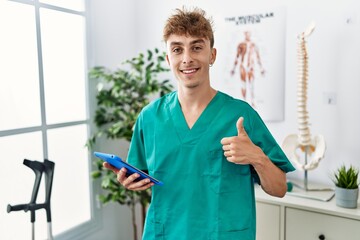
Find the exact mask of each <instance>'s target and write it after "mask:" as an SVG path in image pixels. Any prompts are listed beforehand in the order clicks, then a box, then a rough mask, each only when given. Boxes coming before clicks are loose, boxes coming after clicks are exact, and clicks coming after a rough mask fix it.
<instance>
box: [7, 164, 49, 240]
mask: <svg viewBox="0 0 360 240" xmlns="http://www.w3.org/2000/svg"><path fill="white" fill-rule="evenodd" d="M23 164H24V165H26V166H28V167H29V168H31V169H32V170H33V171H34V173H35V182H34V187H33V192H32V195H31V200H30V202H29V203H28V204H19V205H15V206H11V205H10V204H9V205H8V206H7V212H8V213H10V212H11V211H21V210H24V211H25V212H27V211H30V221H31V224H32V239H33V240H34V239H35V226H34V223H35V211H36V210H39V209H42V208H44V209H45V210H46V218H47V223H48V239H49V240H52V239H53V236H52V229H51V210H50V197H51V189H52V181H53V176H54V167H55V163H54V162H51V161H49V160H47V159H45V160H44V162H43V163H42V162H38V161H30V160H27V159H24V162H23ZM43 172H44V173H45V193H46V195H45V202H44V203H42V204H37V203H36V198H37V195H38V191H39V186H40V182H41V177H42V173H43Z"/></svg>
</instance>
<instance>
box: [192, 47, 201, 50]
mask: <svg viewBox="0 0 360 240" xmlns="http://www.w3.org/2000/svg"><path fill="white" fill-rule="evenodd" d="M193 49H194V51H200V50H201V49H202V47H199V46H196V47H194V48H193Z"/></svg>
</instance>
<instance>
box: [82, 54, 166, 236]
mask: <svg viewBox="0 0 360 240" xmlns="http://www.w3.org/2000/svg"><path fill="white" fill-rule="evenodd" d="M164 63H165V52H160V51H159V50H158V49H157V48H155V49H154V50H147V53H146V54H143V53H140V54H139V55H138V56H137V57H134V58H132V59H130V60H126V61H125V62H124V63H123V66H126V67H124V68H119V69H116V70H114V71H111V70H109V69H107V68H105V67H100V66H97V67H94V68H92V69H91V70H90V72H89V76H90V78H91V79H95V80H97V81H98V82H97V89H98V90H97V91H98V92H97V95H96V99H97V109H96V112H95V117H94V122H95V125H96V127H97V130H96V132H95V133H94V134H93V135H92V136H91V137H90V139H88V141H87V144H86V145H87V147H88V148H89V149H90V150H92V149H93V148H94V144H95V143H96V140H97V139H98V138H100V137H101V136H105V137H106V138H108V139H125V140H127V141H128V142H130V141H131V137H132V133H133V126H134V124H135V121H136V119H137V117H138V115H139V113H140V111H141V110H142V108H143V107H145V106H146V105H147V104H148V103H149V101H150V99H149V97H154V96H156V95H160V96H163V95H164V94H166V93H168V92H170V91H171V90H172V88H173V86H172V85H171V84H170V82H169V80H166V79H165V80H160V79H159V77H158V75H159V74H160V73H165V72H168V71H169V69H168V68H167V66H166V65H165V66H164ZM94 163H95V165H96V170H95V171H93V172H92V177H93V178H94V179H101V187H102V188H103V189H104V193H103V194H101V195H100V196H99V198H100V201H101V202H102V203H104V204H106V203H108V202H117V203H119V204H122V205H124V204H126V205H128V206H129V207H130V208H131V212H132V223H133V226H134V229H133V230H134V240H137V239H138V238H137V226H136V215H135V205H136V204H137V203H140V204H141V208H142V217H143V222H144V219H145V214H146V208H147V205H148V204H149V202H150V198H151V192H150V190H148V191H139V192H136V191H130V190H127V189H126V188H124V187H123V186H122V185H121V184H119V183H118V182H117V179H116V175H115V174H114V173H113V172H111V171H109V170H107V169H104V168H103V167H102V161H101V160H99V159H94Z"/></svg>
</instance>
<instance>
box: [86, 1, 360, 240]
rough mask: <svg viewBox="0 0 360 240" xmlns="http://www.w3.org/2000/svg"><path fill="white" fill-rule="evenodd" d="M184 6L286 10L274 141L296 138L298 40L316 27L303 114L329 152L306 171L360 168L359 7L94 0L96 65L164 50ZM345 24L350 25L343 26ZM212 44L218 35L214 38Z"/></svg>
mask: <svg viewBox="0 0 360 240" xmlns="http://www.w3.org/2000/svg"><path fill="white" fill-rule="evenodd" d="M182 5H186V6H199V7H201V8H203V9H204V10H206V11H207V13H208V14H209V15H215V14H218V13H219V11H226V10H227V9H236V8H238V9H247V8H249V9H256V6H261V8H262V9H264V8H266V7H269V8H272V7H277V6H284V7H286V12H287V17H286V46H284V47H285V48H286V59H285V61H286V66H285V76H286V79H285V117H284V121H281V122H273V123H268V127H269V128H270V130H271V131H272V133H273V134H274V136H275V138H276V139H277V140H278V142H279V143H281V142H282V140H283V139H284V138H285V136H287V135H288V134H291V133H297V116H296V85H297V55H296V43H297V38H296V37H297V35H298V34H299V33H300V32H302V31H304V30H305V28H306V27H307V26H308V24H309V23H310V22H311V21H315V22H316V29H315V31H314V33H313V34H312V35H311V36H310V37H309V39H308V50H309V56H310V57H309V64H310V69H309V90H308V110H309V116H310V122H311V131H312V133H313V134H319V133H320V134H322V135H324V136H325V139H326V143H327V150H326V154H325V158H324V159H323V160H322V162H321V163H320V165H319V167H318V168H317V169H315V170H313V171H310V172H309V181H310V182H311V181H314V182H320V183H325V184H331V179H330V177H329V176H330V175H331V173H332V171H333V170H334V169H335V168H336V167H338V166H339V165H340V164H342V163H346V164H353V165H356V166H358V167H360V161H359V158H360V147H359V144H358V143H359V142H360V141H359V136H360V124H359V123H360V106H359V105H360V104H359V103H360V94H359V91H360V46H359V42H360V28H359V25H360V2H358V1H356V0H343V1H327V0H302V1H299V0H287V1H286V0H282V1H281V0H277V1H275V0H272V1H260V0H257V1H252V2H251V4H249V2H248V1H245V0H237V1H235V0H233V1H230V0H222V1H215V0H198V1H190V0H188V1H165V0H152V1H147V0H137V1H131V0H128V1H124V0H122V1H118V0H106V1H100V0H97V1H91V9H92V17H91V21H92V25H91V30H92V35H91V36H92V38H93V39H92V40H93V41H92V49H93V62H92V63H93V65H105V66H108V67H114V66H117V65H119V63H120V62H121V61H122V60H124V59H126V58H128V57H132V56H135V55H136V54H137V53H138V52H140V51H143V50H145V49H147V48H153V47H155V46H156V47H161V48H164V44H163V42H162V27H163V25H164V22H165V20H166V18H167V17H168V16H169V15H170V14H171V13H172V10H173V9H174V8H176V7H181V6H182ZM347 20H350V22H351V23H350V24H348V23H347ZM215 29H216V22H215ZM215 38H221V36H217V35H216V32H215ZM215 47H216V39H215ZM164 49H165V48H164ZM215 67H216V64H215V65H214V66H213V68H215ZM328 92H330V93H334V94H336V97H337V102H336V104H335V105H328V104H325V103H324V96H323V95H324V93H328ZM113 147H114V148H120V149H122V150H119V151H125V152H126V148H127V146H121V145H120V146H113ZM290 176H291V177H293V178H298V179H301V178H302V176H303V173H302V172H301V171H297V172H295V173H292V174H290ZM120 219H123V218H120ZM116 221H118V222H120V221H123V220H119V219H117V220H116ZM121 239H126V238H121Z"/></svg>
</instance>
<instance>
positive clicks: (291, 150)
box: [282, 24, 326, 170]
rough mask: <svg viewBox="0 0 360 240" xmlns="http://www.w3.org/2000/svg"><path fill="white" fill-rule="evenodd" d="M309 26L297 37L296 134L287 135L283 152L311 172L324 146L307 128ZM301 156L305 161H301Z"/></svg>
mask: <svg viewBox="0 0 360 240" xmlns="http://www.w3.org/2000/svg"><path fill="white" fill-rule="evenodd" d="M314 29H315V25H314V24H311V25H310V26H309V27H308V28H307V29H306V31H304V32H302V33H301V34H300V35H299V36H298V50H297V55H298V85H297V116H298V134H290V135H288V136H287V137H286V138H285V140H284V142H283V144H282V147H283V150H284V152H285V154H286V155H287V157H288V158H289V159H290V160H292V161H293V162H294V163H295V164H296V166H297V167H298V168H299V169H302V170H312V169H314V168H316V167H317V166H318V165H319V162H320V160H321V159H322V158H323V157H324V154H325V149H326V144H325V139H324V137H323V136H322V135H316V136H314V137H312V136H311V133H310V127H309V114H308V111H307V87H308V52H307V47H306V40H305V39H306V38H307V37H308V36H309V35H310V34H311V33H312V32H313V31H314ZM299 154H301V155H302V156H304V159H305V157H306V160H304V161H301V156H299Z"/></svg>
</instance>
